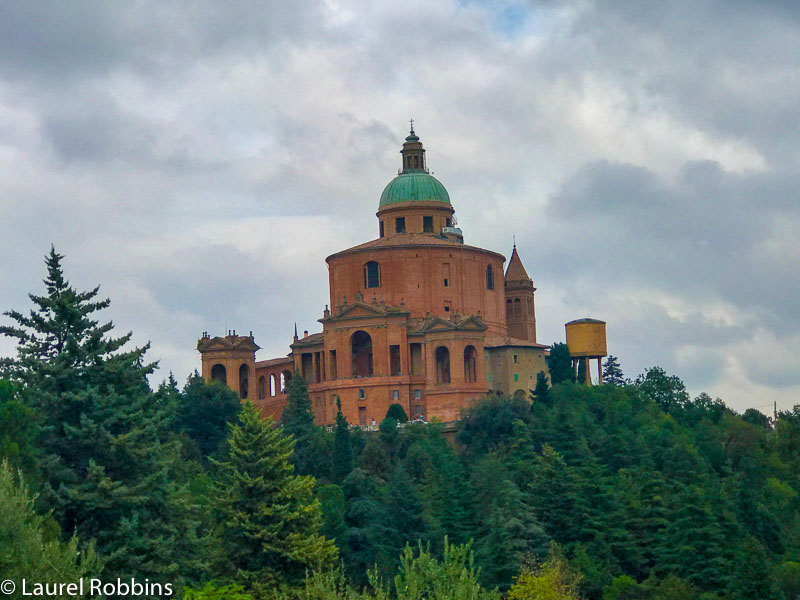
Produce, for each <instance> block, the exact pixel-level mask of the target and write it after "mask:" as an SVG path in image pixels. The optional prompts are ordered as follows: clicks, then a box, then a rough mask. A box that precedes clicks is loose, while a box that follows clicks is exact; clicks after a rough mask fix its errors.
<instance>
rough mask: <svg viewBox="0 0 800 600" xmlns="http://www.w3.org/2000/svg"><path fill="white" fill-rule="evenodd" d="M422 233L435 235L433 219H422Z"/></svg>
mask: <svg viewBox="0 0 800 600" xmlns="http://www.w3.org/2000/svg"><path fill="white" fill-rule="evenodd" d="M422 231H424V232H425V233H433V217H422Z"/></svg>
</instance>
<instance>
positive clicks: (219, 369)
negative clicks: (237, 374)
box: [211, 364, 228, 384]
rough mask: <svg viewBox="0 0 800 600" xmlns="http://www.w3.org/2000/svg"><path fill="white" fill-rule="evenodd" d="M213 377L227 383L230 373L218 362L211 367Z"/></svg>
mask: <svg viewBox="0 0 800 600" xmlns="http://www.w3.org/2000/svg"><path fill="white" fill-rule="evenodd" d="M211 379H214V380H216V381H221V382H222V383H225V384H227V383H228V373H227V371H226V370H225V367H224V365H220V364H216V365H214V366H213V367H211Z"/></svg>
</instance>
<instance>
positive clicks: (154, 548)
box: [0, 248, 201, 581]
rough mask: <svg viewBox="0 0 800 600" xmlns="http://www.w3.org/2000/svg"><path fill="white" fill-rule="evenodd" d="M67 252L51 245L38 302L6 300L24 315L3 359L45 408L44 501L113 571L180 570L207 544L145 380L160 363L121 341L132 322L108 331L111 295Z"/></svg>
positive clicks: (35, 405)
mask: <svg viewBox="0 0 800 600" xmlns="http://www.w3.org/2000/svg"><path fill="white" fill-rule="evenodd" d="M62 259H63V256H62V255H60V254H58V253H57V252H56V251H55V249H53V248H51V249H50V253H49V254H48V256H47V257H46V260H45V262H46V265H47V277H46V278H45V280H44V283H45V287H46V294H45V295H42V296H37V295H33V294H32V295H31V296H30V298H31V300H32V302H33V304H34V309H33V310H31V311H30V313H29V314H28V315H23V314H22V313H20V312H17V311H10V312H7V313H6V315H7V316H9V317H10V318H11V319H12V320H13V321H15V322H16V325H15V326H4V327H0V333H3V334H5V335H6V336H9V337H12V338H14V339H16V340H17V356H16V358H14V359H10V360H6V361H5V362H4V364H3V367H4V370H5V372H6V373H7V374H8V375H9V376H10V377H11V378H13V379H14V380H16V382H18V383H19V384H20V387H21V391H20V395H21V398H22V399H23V400H24V401H25V402H26V403H27V404H28V406H30V407H31V408H32V409H33V410H34V412H35V413H36V415H37V419H38V420H39V425H40V436H39V447H40V449H41V451H42V454H43V456H44V458H43V460H42V463H41V474H42V479H43V486H42V491H41V495H40V503H41V504H42V505H44V506H45V507H47V508H52V509H53V514H54V516H55V517H56V519H57V520H58V522H59V524H60V525H61V528H62V530H63V531H64V535H65V536H71V535H72V534H73V533H76V534H77V535H78V536H79V537H80V539H81V540H82V541H86V542H88V541H89V540H91V539H93V538H94V539H95V540H96V541H97V549H98V551H99V552H100V553H101V554H102V555H103V556H104V557H105V561H106V570H105V575H106V577H109V576H122V577H130V576H137V577H142V578H143V577H152V578H155V577H160V578H164V577H171V578H174V579H173V581H175V580H178V581H180V579H181V578H182V576H184V575H187V574H188V573H190V572H197V569H200V568H201V565H200V564H199V563H198V562H194V559H195V558H197V554H196V550H197V549H198V548H199V545H198V544H197V543H196V540H195V538H194V525H193V522H194V521H193V520H192V519H191V518H190V516H189V514H188V512H187V508H186V505H185V504H184V503H183V501H182V496H181V490H180V489H179V488H178V487H177V486H176V484H175V483H174V478H173V477H172V469H171V465H174V464H176V463H178V461H177V459H176V457H177V445H176V444H172V443H165V441H164V440H166V439H167V437H168V436H167V434H166V430H167V424H168V421H169V418H168V416H167V415H166V412H165V411H164V410H163V409H162V407H161V406H160V405H159V403H158V402H156V401H155V399H154V395H153V393H152V392H151V390H150V387H149V385H148V382H147V376H148V375H149V374H150V373H152V372H153V370H154V368H155V366H156V365H155V363H147V362H145V358H144V355H145V353H146V351H147V346H145V347H142V348H133V349H132V350H127V351H125V350H123V347H124V346H125V344H126V343H127V342H128V341H129V340H130V338H131V334H130V333H127V334H125V335H122V336H120V337H112V336H111V335H110V333H111V331H112V329H113V325H112V323H111V322H107V323H104V324H102V325H101V324H99V323H98V321H97V320H95V318H94V314H95V313H97V312H98V311H100V310H102V309H104V308H106V307H107V306H108V305H109V300H107V299H106V300H98V299H97V294H98V289H99V288H94V289H93V290H90V291H88V292H78V291H76V290H75V289H74V288H73V287H72V286H71V285H70V284H69V282H68V281H67V280H66V278H65V277H64V273H63V270H62V267H61V261H62ZM165 556H170V557H174V559H173V560H170V561H165V560H164V557H165ZM176 559H177V560H176Z"/></svg>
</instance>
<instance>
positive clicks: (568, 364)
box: [547, 342, 575, 385]
mask: <svg viewBox="0 0 800 600" xmlns="http://www.w3.org/2000/svg"><path fill="white" fill-rule="evenodd" d="M547 368H548V370H549V371H550V383H552V384H553V385H556V384H557V383H562V382H564V381H572V382H574V381H575V369H573V368H572V356H571V355H570V353H569V348H568V347H567V345H566V344H564V343H561V342H556V343H555V344H553V347H552V348H550V356H549V357H548V358H547Z"/></svg>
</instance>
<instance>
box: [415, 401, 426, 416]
mask: <svg viewBox="0 0 800 600" xmlns="http://www.w3.org/2000/svg"><path fill="white" fill-rule="evenodd" d="M424 414H425V412H424V407H423V406H422V404H415V405H414V418H415V419H416V418H417V417H421V416H423V415H424Z"/></svg>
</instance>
